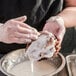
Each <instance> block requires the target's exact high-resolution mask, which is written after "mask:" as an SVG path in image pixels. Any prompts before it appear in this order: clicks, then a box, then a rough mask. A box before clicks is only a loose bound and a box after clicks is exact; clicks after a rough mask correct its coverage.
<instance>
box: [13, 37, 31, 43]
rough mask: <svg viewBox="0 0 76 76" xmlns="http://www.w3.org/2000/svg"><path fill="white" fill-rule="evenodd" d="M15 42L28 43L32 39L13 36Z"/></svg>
mask: <svg viewBox="0 0 76 76" xmlns="http://www.w3.org/2000/svg"><path fill="white" fill-rule="evenodd" d="M12 41H13V42H14V43H18V44H26V43H31V41H32V40H30V39H25V38H13V40H12Z"/></svg>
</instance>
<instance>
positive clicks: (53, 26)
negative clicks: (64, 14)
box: [43, 17, 65, 52]
mask: <svg viewBox="0 0 76 76" xmlns="http://www.w3.org/2000/svg"><path fill="white" fill-rule="evenodd" d="M45 30H46V31H49V32H51V33H53V34H54V35H55V36H56V38H57V43H56V51H57V52H58V51H59V50H60V48H61V43H62V40H63V37H64V34H65V26H64V23H63V20H62V18H61V17H59V18H58V17H53V18H50V19H49V20H48V21H47V22H46V24H45V25H44V28H43V31H45Z"/></svg>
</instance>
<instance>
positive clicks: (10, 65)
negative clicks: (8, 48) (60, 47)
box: [0, 49, 65, 76]
mask: <svg viewBox="0 0 76 76" xmlns="http://www.w3.org/2000/svg"><path fill="white" fill-rule="evenodd" d="M29 61H30V60H29V59H28V58H27V57H26V55H25V49H19V50H15V51H13V52H11V53H9V54H7V55H5V56H4V57H3V58H1V60H0V70H1V71H2V72H3V73H4V74H5V75H7V76H57V74H58V73H59V72H60V71H62V70H63V68H64V66H65V58H64V56H63V55H62V54H61V53H59V54H58V55H57V56H55V57H52V58H49V59H42V60H40V61H37V62H34V64H33V67H34V69H33V71H35V74H34V73H33V71H32V70H31V72H28V74H27V75H26V72H27V70H28V69H27V67H29V66H30V64H29V63H27V62H29ZM25 64H26V65H25ZM49 67H50V68H49ZM12 71H14V72H12ZM16 73H17V74H16ZM29 73H30V74H29ZM22 74H23V75H22Z"/></svg>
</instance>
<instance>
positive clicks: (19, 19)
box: [14, 16, 27, 22]
mask: <svg viewBox="0 0 76 76" xmlns="http://www.w3.org/2000/svg"><path fill="white" fill-rule="evenodd" d="M14 20H16V21H20V22H24V21H26V20H27V16H21V17H18V18H15V19H14Z"/></svg>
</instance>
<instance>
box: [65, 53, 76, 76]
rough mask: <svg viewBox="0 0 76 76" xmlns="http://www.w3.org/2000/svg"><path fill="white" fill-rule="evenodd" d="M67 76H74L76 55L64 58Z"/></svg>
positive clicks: (75, 75) (75, 74)
mask: <svg viewBox="0 0 76 76" xmlns="http://www.w3.org/2000/svg"><path fill="white" fill-rule="evenodd" d="M66 61H67V69H68V73H69V76H76V54H71V55H68V56H66Z"/></svg>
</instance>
